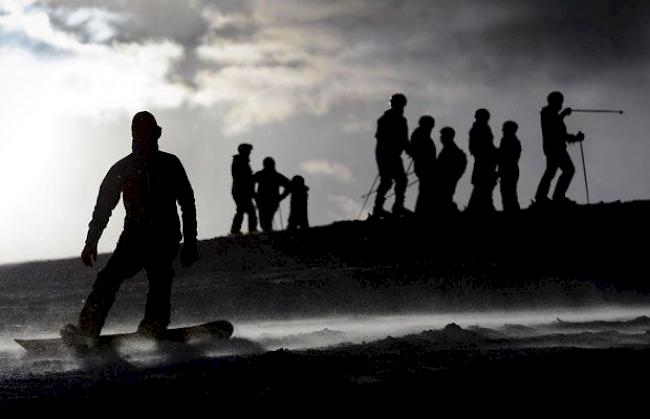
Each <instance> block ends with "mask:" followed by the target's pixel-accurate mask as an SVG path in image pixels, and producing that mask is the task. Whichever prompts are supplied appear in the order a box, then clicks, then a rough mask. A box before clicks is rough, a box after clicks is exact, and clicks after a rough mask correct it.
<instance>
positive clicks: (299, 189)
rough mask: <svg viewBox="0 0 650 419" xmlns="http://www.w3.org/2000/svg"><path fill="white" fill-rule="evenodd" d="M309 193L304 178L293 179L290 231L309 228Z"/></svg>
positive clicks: (296, 177)
mask: <svg viewBox="0 0 650 419" xmlns="http://www.w3.org/2000/svg"><path fill="white" fill-rule="evenodd" d="M308 191H309V188H308V187H307V185H305V179H304V178H303V177H302V176H294V177H293V178H291V207H290V208H291V210H290V212H289V223H288V225H287V229H288V230H295V229H298V228H309V220H308V219H307V199H308V197H309V193H308Z"/></svg>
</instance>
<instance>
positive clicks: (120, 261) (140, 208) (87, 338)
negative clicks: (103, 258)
mask: <svg viewBox="0 0 650 419" xmlns="http://www.w3.org/2000/svg"><path fill="white" fill-rule="evenodd" d="M161 132H162V130H161V128H160V127H159V126H158V124H157V123H156V120H155V118H154V116H153V115H152V114H151V113H149V112H146V111H145V112H139V113H137V114H136V115H135V116H134V117H133V122H132V125H131V133H132V137H133V142H132V153H131V154H129V155H128V156H126V157H124V158H123V159H121V160H120V161H118V162H117V163H115V164H114V165H113V167H111V169H110V170H109V171H108V173H107V175H106V177H105V178H104V180H103V182H102V184H101V187H100V189H99V196H98V197H97V204H96V205H95V209H94V211H93V216H92V220H91V221H90V224H89V226H88V236H87V238H86V245H85V247H84V249H83V252H82V254H81V259H82V261H83V263H84V264H85V265H87V266H92V264H93V261H95V260H96V259H97V242H98V241H99V238H100V237H101V235H102V232H103V230H104V228H105V227H106V225H107V223H108V220H109V218H110V216H111V213H112V211H113V209H114V208H115V206H116V205H117V203H118V202H119V200H120V196H122V200H123V202H124V208H125V209H126V217H125V219H124V230H123V231H122V234H121V236H120V239H119V241H118V243H117V247H116V248H115V251H114V252H113V255H112V256H111V258H110V259H109V260H108V262H107V263H106V266H105V267H104V268H103V269H102V270H101V271H100V272H99V273H98V274H97V279H96V280H95V284H94V285H93V290H92V292H91V293H90V295H89V296H88V298H87V299H86V302H85V304H84V307H83V309H82V311H81V315H80V317H79V325H78V327H77V326H74V325H67V326H66V327H65V328H64V329H63V330H62V337H63V338H64V340H66V339H67V340H68V341H70V342H71V343H75V344H81V345H85V346H93V345H94V344H95V343H96V340H97V338H98V337H99V334H100V332H101V330H102V327H103V325H104V322H105V320H106V316H107V315H108V312H109V309H110V308H111V305H112V304H113V301H114V300H115V294H116V293H117V291H118V289H119V287H120V285H121V284H122V282H123V281H124V280H126V279H128V278H130V277H132V276H134V275H135V274H136V273H138V272H139V271H140V270H141V269H143V268H144V270H145V271H146V272H147V278H148V282H149V292H148V294H147V304H146V307H145V313H144V319H143V320H142V322H141V323H140V325H139V327H138V331H139V332H140V333H142V334H144V335H147V336H150V337H154V338H155V337H159V336H160V335H161V333H163V332H164V331H165V330H166V328H167V326H168V325H169V322H170V297H171V285H172V278H173V277H174V271H173V270H172V263H173V262H174V259H175V258H176V255H177V253H178V248H179V242H180V241H181V238H184V244H183V247H182V249H181V263H182V265H183V266H190V265H192V264H193V263H194V262H195V261H196V259H197V258H198V252H197V240H196V208H195V204H194V192H193V190H192V186H191V185H190V182H189V180H188V178H187V175H186V173H185V169H184V168H183V165H182V164H181V162H180V160H179V159H178V158H177V157H176V156H174V155H172V154H169V153H165V152H162V151H160V150H158V139H159V138H160V135H161ZM177 203H178V204H179V205H180V208H181V211H182V214H183V215H182V218H183V233H182V234H181V228H180V227H181V224H180V220H179V217H178V213H177V209H176V204H177Z"/></svg>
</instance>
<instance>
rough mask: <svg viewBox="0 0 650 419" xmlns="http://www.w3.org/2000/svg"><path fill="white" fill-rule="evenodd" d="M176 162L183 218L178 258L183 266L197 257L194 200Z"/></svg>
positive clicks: (181, 165)
mask: <svg viewBox="0 0 650 419" xmlns="http://www.w3.org/2000/svg"><path fill="white" fill-rule="evenodd" d="M176 162H177V182H178V184H177V193H178V195H177V199H178V204H179V206H180V207H181V213H182V218H183V247H182V248H181V253H180V260H181V265H182V266H183V267H188V266H192V265H193V264H194V262H196V261H197V260H198V259H199V252H198V246H197V242H196V235H197V233H196V202H195V200H194V190H193V189H192V185H191V184H190V180H189V179H188V177H187V173H186V172H185V168H184V167H183V164H182V163H181V161H180V160H178V159H176Z"/></svg>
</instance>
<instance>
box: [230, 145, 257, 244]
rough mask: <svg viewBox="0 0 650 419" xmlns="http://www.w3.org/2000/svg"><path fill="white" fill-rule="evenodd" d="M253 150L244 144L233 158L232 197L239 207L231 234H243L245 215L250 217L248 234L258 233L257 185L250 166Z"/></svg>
mask: <svg viewBox="0 0 650 419" xmlns="http://www.w3.org/2000/svg"><path fill="white" fill-rule="evenodd" d="M252 150H253V146H252V145H250V144H246V143H242V144H240V145H239V147H237V151H239V154H235V155H234V156H233V157H232V166H231V172H232V197H233V198H234V200H235V205H237V210H236V213H235V217H234V218H233V220H232V227H231V228H230V233H231V234H241V223H242V221H243V220H244V214H246V215H247V216H248V232H249V233H254V232H257V214H256V213H255V204H254V203H253V197H254V195H255V185H254V182H253V171H252V170H251V165H250V154H251V151H252Z"/></svg>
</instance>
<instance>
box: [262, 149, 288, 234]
mask: <svg viewBox="0 0 650 419" xmlns="http://www.w3.org/2000/svg"><path fill="white" fill-rule="evenodd" d="M262 166H263V169H262V170H260V171H259V172H256V173H255V174H254V175H253V181H254V183H256V184H257V191H256V193H255V201H256V202H257V210H258V212H259V216H260V226H262V230H264V231H273V217H274V216H275V212H276V211H277V210H278V207H279V206H280V202H281V201H282V200H283V199H284V198H286V197H287V195H289V194H290V193H291V182H290V181H289V179H287V177H286V176H284V175H283V174H281V173H278V172H277V171H276V170H275V160H273V158H272V157H266V158H265V159H264V160H263V161H262ZM280 187H282V188H283V191H282V194H280Z"/></svg>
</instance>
